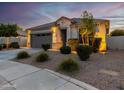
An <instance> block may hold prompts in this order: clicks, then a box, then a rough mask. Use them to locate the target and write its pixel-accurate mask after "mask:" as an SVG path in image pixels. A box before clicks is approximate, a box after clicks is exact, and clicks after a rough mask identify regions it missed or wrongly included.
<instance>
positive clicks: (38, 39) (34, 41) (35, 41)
mask: <svg viewBox="0 0 124 93" xmlns="http://www.w3.org/2000/svg"><path fill="white" fill-rule="evenodd" d="M42 44H50V45H51V44H52V35H51V34H50V35H47V36H42V35H40V36H31V47H32V48H41V46H42Z"/></svg>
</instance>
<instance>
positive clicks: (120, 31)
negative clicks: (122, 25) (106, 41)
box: [110, 29, 124, 36]
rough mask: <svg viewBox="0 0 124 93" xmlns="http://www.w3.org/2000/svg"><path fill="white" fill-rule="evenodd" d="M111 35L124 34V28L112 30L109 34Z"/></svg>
mask: <svg viewBox="0 0 124 93" xmlns="http://www.w3.org/2000/svg"><path fill="white" fill-rule="evenodd" d="M110 35H111V36H124V30H118V29H117V30H114V31H112V32H111V34H110Z"/></svg>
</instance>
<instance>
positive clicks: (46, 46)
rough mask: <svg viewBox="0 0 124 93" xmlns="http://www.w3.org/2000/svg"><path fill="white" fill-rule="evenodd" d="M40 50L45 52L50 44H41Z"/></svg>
mask: <svg viewBox="0 0 124 93" xmlns="http://www.w3.org/2000/svg"><path fill="white" fill-rule="evenodd" d="M42 48H43V49H44V50H45V51H47V50H48V49H50V44H42Z"/></svg>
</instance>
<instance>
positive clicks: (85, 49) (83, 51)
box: [77, 45, 92, 61]
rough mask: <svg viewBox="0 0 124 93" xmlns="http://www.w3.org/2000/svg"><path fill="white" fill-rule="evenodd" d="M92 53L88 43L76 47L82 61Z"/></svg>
mask: <svg viewBox="0 0 124 93" xmlns="http://www.w3.org/2000/svg"><path fill="white" fill-rule="evenodd" d="M91 53H92V47H91V46H88V45H79V46H78V47H77V54H78V56H79V58H80V59H81V60H82V61H86V60H87V59H88V58H89V57H90V54H91Z"/></svg>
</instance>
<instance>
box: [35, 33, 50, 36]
mask: <svg viewBox="0 0 124 93" xmlns="http://www.w3.org/2000/svg"><path fill="white" fill-rule="evenodd" d="M49 35H51V33H43V34H36V35H35V36H37V37H40V36H49Z"/></svg>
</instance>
